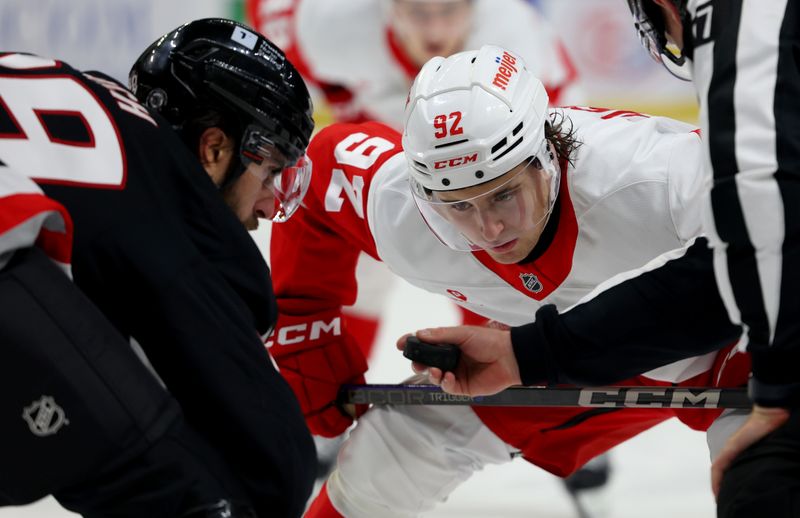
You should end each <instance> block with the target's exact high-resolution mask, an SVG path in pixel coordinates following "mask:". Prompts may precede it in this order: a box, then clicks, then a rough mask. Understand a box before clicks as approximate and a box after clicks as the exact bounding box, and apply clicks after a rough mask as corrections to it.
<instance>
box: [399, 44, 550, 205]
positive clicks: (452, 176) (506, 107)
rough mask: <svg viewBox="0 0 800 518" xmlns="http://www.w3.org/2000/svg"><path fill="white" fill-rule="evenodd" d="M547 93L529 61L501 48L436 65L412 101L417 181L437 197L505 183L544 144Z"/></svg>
mask: <svg viewBox="0 0 800 518" xmlns="http://www.w3.org/2000/svg"><path fill="white" fill-rule="evenodd" d="M547 103H548V98H547V92H546V91H545V89H544V86H542V83H541V82H540V81H539V80H538V79H537V78H536V77H534V75H533V74H532V73H531V72H529V71H528V69H527V68H526V67H525V63H524V62H523V60H522V58H520V57H519V56H517V55H516V54H514V53H513V52H510V51H508V50H505V49H503V48H502V47H498V46H494V45H484V46H483V47H481V49H480V50H477V51H467V52H459V53H458V54H454V55H452V56H450V57H449V58H441V57H437V58H433V59H431V60H430V61H428V62H427V63H426V64H425V66H423V67H422V70H421V71H420V73H419V74H418V75H417V78H416V80H415V81H414V84H413V85H412V86H411V91H410V93H409V97H408V103H407V105H406V109H405V121H404V126H403V150H404V151H405V153H406V157H407V158H408V162H409V165H410V167H411V176H412V177H413V179H414V180H415V181H416V182H418V183H419V184H420V185H422V186H423V187H425V188H426V189H429V190H432V191H444V190H454V189H463V188H465V187H471V186H473V185H478V184H481V183H484V182H487V181H490V180H493V179H494V178H497V177H498V176H501V175H503V174H505V173H507V172H508V171H510V170H511V169H512V168H513V167H515V166H517V165H519V164H520V163H522V162H523V161H524V160H525V159H526V158H528V157H530V156H532V155H535V154H536V153H537V152H538V151H539V148H540V147H541V145H542V142H543V141H544V124H545V122H546V121H547V119H548V112H547Z"/></svg>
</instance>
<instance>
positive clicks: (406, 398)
mask: <svg viewBox="0 0 800 518" xmlns="http://www.w3.org/2000/svg"><path fill="white" fill-rule="evenodd" d="M340 398H341V401H342V402H343V403H356V404H361V403H366V404H373V405H475V406H523V407H524V406H536V407H544V406H554V407H591V408H750V407H751V405H752V403H751V402H750V399H749V398H748V397H747V391H746V390H745V389H743V388H741V389H740V388H709V387H592V388H586V387H569V388H562V387H557V388H549V387H511V388H509V389H506V390H504V391H502V392H500V393H498V394H494V395H492V396H476V397H470V396H454V395H452V394H447V393H446V392H443V391H442V390H441V389H440V388H439V387H437V386H436V385H346V386H344V387H343V388H342V391H341V393H340Z"/></svg>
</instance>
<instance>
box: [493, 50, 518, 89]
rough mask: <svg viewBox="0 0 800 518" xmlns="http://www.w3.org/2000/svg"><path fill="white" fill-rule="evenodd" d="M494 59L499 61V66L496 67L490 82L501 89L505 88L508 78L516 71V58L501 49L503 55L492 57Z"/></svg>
mask: <svg viewBox="0 0 800 518" xmlns="http://www.w3.org/2000/svg"><path fill="white" fill-rule="evenodd" d="M494 60H495V61H496V62H497V63H499V64H500V66H499V67H498V68H497V73H496V74H495V75H494V81H492V84H493V85H494V86H496V87H497V88H499V89H501V90H505V89H506V87H507V86H508V80H509V79H511V76H513V75H514V74H516V73H517V67H515V66H514V65H515V64H516V63H517V58H515V57H514V56H512V55H511V54H509V53H508V52H507V51H503V55H502V56H498V57H496V58H494Z"/></svg>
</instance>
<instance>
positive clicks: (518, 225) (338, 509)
mask: <svg viewBox="0 0 800 518" xmlns="http://www.w3.org/2000/svg"><path fill="white" fill-rule="evenodd" d="M408 99H409V100H408V104H407V107H406V119H405V130H404V133H403V135H402V142H401V138H400V135H398V134H397V133H396V132H394V131H392V130H391V129H390V128H388V127H386V126H383V125H380V124H377V123H366V124H359V125H351V124H336V125H333V126H331V127H329V128H327V129H325V130H323V131H322V132H320V134H319V135H317V137H316V138H315V139H314V140H313V141H312V144H311V146H310V147H309V156H310V157H311V159H312V160H313V161H314V164H315V172H314V178H313V179H312V182H311V186H310V188H309V192H308V194H307V196H306V198H305V200H304V207H303V208H302V209H300V210H299V211H298V213H297V214H296V215H295V217H294V218H293V219H292V220H291V221H289V222H287V223H286V224H282V225H280V226H276V227H275V228H274V229H273V241H272V251H273V254H272V255H273V257H274V260H273V261H274V269H273V271H274V283H275V289H276V294H277V296H278V299H279V306H280V312H281V314H280V316H279V320H278V323H277V325H276V329H275V332H274V334H273V337H272V339H271V341H270V342H269V344H268V345H270V346H271V352H272V354H273V356H274V358H275V360H276V361H277V363H278V365H279V366H280V368H281V372H282V373H283V375H284V376H285V377H286V378H287V379H288V380H289V382H290V384H291V385H292V387H293V389H294V390H295V393H296V394H297V395H298V398H299V400H300V402H301V406H302V407H303V411H304V414H305V415H306V419H307V422H308V424H309V426H310V427H311V429H312V431H313V432H314V433H317V434H322V435H335V434H337V433H340V432H341V431H343V430H344V429H345V428H346V427H347V426H348V425H349V424H350V423H351V418H350V417H349V416H347V415H346V414H345V413H343V412H342V411H340V409H339V408H338V407H337V403H336V394H337V391H338V389H339V387H340V386H341V385H342V384H345V383H352V382H358V381H360V380H361V376H362V373H363V372H364V370H365V369H366V362H365V361H364V359H363V357H361V356H360V351H359V350H358V348H357V347H355V345H354V343H353V341H352V338H351V337H350V336H349V335H348V333H347V329H346V327H342V326H341V325H340V324H341V320H340V312H341V307H342V306H343V305H346V304H348V303H350V301H352V300H353V298H354V297H355V292H356V283H355V277H354V275H353V272H354V269H355V262H356V258H357V255H358V253H359V249H360V250H363V251H365V252H367V253H369V254H370V255H372V256H373V257H375V258H377V259H380V260H382V261H384V262H385V263H386V264H388V265H389V267H390V268H391V269H392V270H393V271H394V272H395V273H397V274H398V275H400V276H402V277H403V278H405V279H406V280H407V281H409V282H411V283H412V284H414V285H416V286H418V287H421V288H423V289H426V290H428V291H431V292H434V293H440V294H442V295H443V296H445V297H448V298H450V299H451V300H453V301H454V302H456V303H457V304H460V305H461V306H463V307H466V308H468V309H470V310H471V311H475V312H477V313H479V314H481V315H483V316H485V317H487V318H490V319H493V320H495V321H498V322H500V323H503V324H509V325H516V324H522V323H525V322H528V321H530V319H531V318H532V316H533V315H534V313H535V312H536V310H537V309H538V308H539V307H540V306H542V305H543V304H555V305H556V306H557V307H559V308H566V307H568V306H570V305H572V304H574V303H576V302H577V301H578V300H580V298H581V297H583V296H584V295H586V294H587V293H589V292H590V291H591V290H592V289H593V288H594V287H596V286H597V285H598V284H600V283H601V282H603V281H604V280H605V279H607V278H609V277H611V276H613V275H615V274H617V273H620V272H623V271H627V270H631V269H633V268H637V267H639V266H641V265H643V264H645V263H646V262H647V261H648V260H650V259H651V258H653V257H656V256H658V255H660V254H662V253H664V252H667V251H669V250H673V249H676V248H680V247H682V246H683V245H685V244H687V243H688V242H690V241H691V240H693V239H695V238H696V237H697V236H698V235H699V233H700V219H699V214H700V189H699V185H698V182H699V181H700V180H699V179H700V175H698V171H699V170H700V168H701V158H700V157H701V143H700V137H699V135H698V132H697V131H696V130H695V129H694V128H692V127H691V126H688V125H685V124H683V123H679V122H676V121H671V120H669V119H664V118H660V117H649V116H647V115H643V114H639V113H633V112H628V111H620V110H606V109H600V108H575V107H571V108H565V109H548V99H547V94H546V91H545V89H544V87H543V86H542V84H541V82H539V81H538V80H537V79H536V78H535V77H534V75H533V74H532V73H531V72H530V71H528V70H527V68H526V67H525V65H524V61H523V60H522V58H521V57H520V56H518V55H516V54H514V53H513V52H511V51H508V50H505V49H503V48H500V47H495V46H484V47H482V48H481V49H480V51H471V52H464V53H459V54H456V55H454V56H451V57H450V58H447V59H444V58H435V59H433V60H431V61H430V62H429V63H428V64H426V66H425V67H424V68H423V69H422V71H421V72H420V74H419V76H418V77H417V79H416V81H415V83H414V85H413V87H412V89H411V92H410V94H409V96H408ZM401 144H402V145H401ZM403 151H405V153H404V152H403ZM732 347H733V344H731V345H730V346H729V347H727V348H726V349H724V350H723V351H722V352H721V353H719V354H717V353H710V354H708V355H705V356H703V357H698V358H691V359H688V360H684V361H681V362H679V363H677V364H674V365H669V366H665V367H663V368H659V369H658V370H656V371H652V372H650V373H648V374H647V376H644V377H637V378H633V379H629V380H624V381H623V383H624V384H632V385H637V384H638V385H641V384H647V385H650V384H663V385H670V384H672V383H680V384H686V385H699V386H714V385H739V384H741V383H744V382H745V373H746V372H747V370H748V368H749V365H747V360H746V357H744V355H739V354H735V353H731V354H730V355H729V354H728V353H729V352H730V351H731V348H732ZM729 356H730V357H729ZM398 361H404V360H402V359H400V358H398ZM596 362H597V369H599V370H600V369H603V359H602V358H597V360H596ZM621 381H622V380H621ZM363 410H364V409H359V411H360V412H363ZM718 415H719V411H718V410H696V409H692V410H689V411H672V410H664V409H621V410H614V411H605V410H603V411H596V410H589V411H587V410H581V409H553V408H547V409H535V408H525V409H515V408H490V407H473V408H470V407H430V408H426V407H411V406H409V407H394V408H393V407H382V408H375V409H372V410H370V411H368V412H366V414H364V415H363V416H362V417H361V418H360V419H359V423H358V425H357V426H356V427H355V430H354V431H353V433H352V434H351V436H350V438H349V439H348V441H347V442H346V445H345V447H344V449H343V450H342V452H341V453H340V456H339V461H338V467H337V468H336V469H335V470H334V471H333V473H332V474H331V476H330V477H329V479H328V482H327V484H326V487H325V489H324V490H323V491H322V492H321V494H320V496H319V497H318V498H317V500H316V501H315V502H314V503H313V504H312V506H311V508H310V510H309V511H308V513H307V516H309V517H315V518H316V517H328V516H341V515H344V516H348V517H358V516H365V517H366V516H369V517H372V516H382V517H394V516H397V517H408V516H416V515H418V514H419V513H422V512H425V511H427V510H429V509H431V508H432V507H433V506H434V505H436V504H437V503H438V502H441V501H443V500H444V499H445V498H446V497H447V495H448V494H449V493H450V492H451V491H452V490H453V489H454V488H455V487H456V486H457V485H458V484H459V483H460V482H462V481H463V480H465V479H466V478H468V477H469V476H470V474H471V473H472V472H474V471H475V470H478V469H480V468H481V467H483V466H484V465H486V464H489V463H504V462H508V461H510V460H511V458H512V457H513V456H515V455H516V454H521V456H523V457H524V458H525V459H526V460H528V461H529V462H532V463H534V464H536V465H538V466H540V467H542V468H544V469H546V470H548V471H550V472H552V473H554V474H556V475H560V476H567V475H569V474H570V473H572V472H573V471H574V470H575V469H577V468H578V467H580V466H581V465H583V464H584V463H585V462H586V461H588V460H589V459H591V458H593V457H595V456H596V455H599V454H600V453H602V452H604V451H606V450H608V449H609V448H611V447H613V446H614V445H616V444H619V443H620V442H622V441H624V440H626V439H628V438H630V437H632V436H634V435H636V434H638V433H640V432H641V431H643V430H646V429H648V428H650V427H651V426H653V425H655V424H657V423H659V422H662V421H664V420H666V419H668V418H670V417H673V416H678V417H679V418H680V419H681V420H683V421H684V422H686V423H687V424H688V425H690V426H692V427H693V428H696V429H700V430H705V429H707V428H708V427H709V426H710V424H711V423H712V422H713V421H714V419H715V418H716V417H717V416H718Z"/></svg>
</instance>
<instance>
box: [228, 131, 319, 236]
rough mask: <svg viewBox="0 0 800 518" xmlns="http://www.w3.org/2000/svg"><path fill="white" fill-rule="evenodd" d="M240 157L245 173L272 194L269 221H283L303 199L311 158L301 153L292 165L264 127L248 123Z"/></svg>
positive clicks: (308, 180) (309, 178)
mask: <svg viewBox="0 0 800 518" xmlns="http://www.w3.org/2000/svg"><path fill="white" fill-rule="evenodd" d="M240 153H241V160H242V164H243V165H244V167H245V168H246V170H247V172H248V173H250V174H253V175H255V176H256V177H257V178H258V179H259V180H261V182H262V184H263V185H264V186H265V187H266V186H270V187H271V188H272V191H273V193H274V194H275V207H274V209H273V211H272V217H271V218H270V220H272V221H273V222H275V223H283V222H284V221H286V220H287V219H289V217H291V215H292V214H293V213H294V211H296V210H297V208H298V207H299V206H300V204H301V203H302V201H303V197H304V196H305V195H306V191H308V185H309V183H310V182H311V170H312V167H311V159H309V158H308V156H307V155H302V156H301V157H300V158H299V159H297V161H296V162H294V163H293V164H292V165H286V163H287V159H286V157H285V156H284V154H283V153H281V151H280V150H279V149H278V146H276V145H275V143H274V142H273V141H272V140H271V139H270V138H269V137H267V136H265V133H264V130H263V129H262V128H260V127H258V126H255V125H251V126H248V127H247V129H246V130H245V134H244V137H243V138H242V146H241V151H240Z"/></svg>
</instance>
